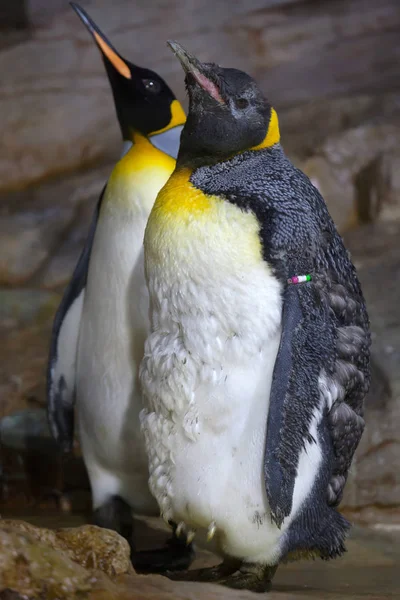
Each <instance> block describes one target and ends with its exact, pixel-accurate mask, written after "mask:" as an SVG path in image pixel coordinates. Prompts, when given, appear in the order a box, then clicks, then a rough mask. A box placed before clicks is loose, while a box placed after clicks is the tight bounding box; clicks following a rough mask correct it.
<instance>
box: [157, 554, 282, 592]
mask: <svg viewBox="0 0 400 600" xmlns="http://www.w3.org/2000/svg"><path fill="white" fill-rule="evenodd" d="M277 568H278V567H277V565H276V566H268V567H266V566H265V565H260V564H247V563H243V564H241V563H240V562H239V561H233V560H231V561H224V562H222V563H221V564H220V565H217V566H216V567H210V568H207V569H194V570H192V571H188V572H187V573H169V572H167V573H165V575H166V576H167V577H168V578H169V579H173V580H175V581H197V582H200V583H218V584H220V585H224V586H226V587H229V588H232V589H238V590H249V591H251V592H258V593H264V592H269V591H270V589H271V586H272V579H273V577H274V575H275V572H276V570H277Z"/></svg>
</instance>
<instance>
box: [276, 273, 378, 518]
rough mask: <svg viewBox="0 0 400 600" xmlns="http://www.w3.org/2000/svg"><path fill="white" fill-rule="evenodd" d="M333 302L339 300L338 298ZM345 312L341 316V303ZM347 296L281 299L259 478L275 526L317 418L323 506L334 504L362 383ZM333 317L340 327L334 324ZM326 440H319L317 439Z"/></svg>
mask: <svg viewBox="0 0 400 600" xmlns="http://www.w3.org/2000/svg"><path fill="white" fill-rule="evenodd" d="M340 295H342V297H341V298H340ZM344 299H345V300H346V302H347V305H348V306H352V307H353V308H352V310H351V311H348V314H347V315H346V311H344V310H343V300H344ZM354 306H356V302H355V300H354V297H353V298H352V297H351V295H349V290H346V289H345V288H344V287H343V286H340V285H337V286H336V287H335V288H334V290H333V288H331V290H329V291H328V290H327V289H326V286H325V284H321V285H320V286H318V285H316V284H315V283H313V282H310V283H305V284H303V285H288V286H287V287H286V290H285V292H284V298H283V314H282V336H281V343H280V347H279V351H278V355H277V359H276V362H275V367H274V374H273V380H272V386H271V393H270V404H269V415H268V424H267V443H266V451H265V461H264V475H265V484H266V491H267V496H268V501H269V504H270V508H271V514H272V518H273V520H274V521H275V522H276V524H277V525H278V526H280V525H281V524H282V522H283V520H284V519H285V517H287V516H289V515H290V513H291V511H292V507H293V492H294V485H295V481H296V476H297V472H298V464H299V458H300V453H301V451H302V450H303V449H304V448H305V445H306V443H309V444H313V443H315V442H316V440H315V439H314V437H313V435H312V433H311V431H310V426H311V423H312V420H313V418H314V415H315V414H317V413H316V411H318V413H319V414H320V415H321V419H322V424H321V427H322V430H321V432H320V435H321V436H322V437H324V439H325V440H327V441H326V442H324V443H327V444H328V446H327V447H326V448H325V446H324V448H323V452H324V454H325V456H324V460H325V461H326V463H325V464H326V468H327V469H328V471H329V472H328V473H327V474H324V477H325V478H326V484H325V488H324V490H325V493H326V497H325V498H322V500H323V501H324V502H325V505H330V506H336V505H337V504H339V502H340V500H341V497H342V494H343V489H344V485H345V483H346V479H347V474H348V470H349V468H350V465H351V462H352V458H353V455H354V452H355V450H356V448H357V445H358V443H359V441H360V438H361V435H362V432H363V429H364V421H363V418H362V408H363V398H364V396H365V394H366V392H367V390H368V386H369V379H368V377H367V376H366V375H365V373H366V371H365V368H364V367H365V365H366V364H367V363H368V357H369V339H370V338H369V332H368V330H366V329H365V327H364V325H365V324H364V322H363V317H358V316H357V315H358V313H359V312H362V311H358V309H354ZM339 316H340V319H339ZM324 432H326V433H324Z"/></svg>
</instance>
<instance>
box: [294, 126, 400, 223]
mask: <svg viewBox="0 0 400 600" xmlns="http://www.w3.org/2000/svg"><path fill="white" fill-rule="evenodd" d="M399 145H400V127H397V126H394V125H365V126H361V127H358V128H355V129H349V130H347V131H345V132H344V133H341V134H339V135H334V136H331V137H329V138H328V139H327V140H326V141H325V143H324V144H322V146H321V147H320V148H318V150H317V153H316V154H315V155H314V156H311V157H310V158H308V159H307V160H306V161H304V162H302V163H300V167H301V169H302V170H303V171H304V172H305V173H306V174H307V175H308V176H309V177H310V179H311V181H312V182H313V184H314V185H315V186H316V187H317V188H318V189H319V190H320V192H321V194H322V196H323V197H324V199H325V201H326V203H327V205H328V208H329V211H330V213H331V215H332V218H333V220H334V221H335V223H336V226H337V227H338V229H339V231H340V232H344V231H346V230H347V229H349V228H352V227H354V226H355V225H357V224H360V223H368V222H372V221H376V220H377V219H378V218H379V219H381V220H391V219H393V218H396V217H397V218H398V217H399V216H400V182H399V164H400V154H399V153H398V148H399Z"/></svg>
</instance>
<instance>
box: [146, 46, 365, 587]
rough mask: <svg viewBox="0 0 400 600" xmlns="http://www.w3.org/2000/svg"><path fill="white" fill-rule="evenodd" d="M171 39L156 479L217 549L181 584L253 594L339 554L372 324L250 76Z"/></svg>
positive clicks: (149, 392) (150, 252)
mask: <svg viewBox="0 0 400 600" xmlns="http://www.w3.org/2000/svg"><path fill="white" fill-rule="evenodd" d="M170 46H171V47H172V48H173V50H174V51H175V53H176V55H177V56H178V58H179V59H180V61H181V63H182V65H183V68H184V70H185V72H186V80H185V82H186V86H187V89H188V93H189V113H188V118H187V121H186V124H185V127H184V129H183V132H182V136H181V146H180V150H179V155H178V160H177V165H176V169H175V171H174V173H173V175H172V176H171V178H170V179H169V181H168V183H167V184H166V185H165V186H164V188H163V189H162V190H161V192H160V193H159V195H158V197H157V200H156V202H155V205H154V207H153V210H152V212H151V215H150V218H149V221H148V224H147V228H146V233H145V242H144V245H145V269H146V276H147V282H148V287H149V292H150V306H151V334H150V335H149V337H148V338H147V340H146V345H145V356H144V359H143V361H142V365H141V375H140V376H141V381H142V386H143V394H144V399H145V403H146V407H145V409H144V410H143V412H142V414H141V420H142V427H143V430H144V433H145V437H146V448H147V453H148V455H149V470H150V489H151V491H152V492H153V494H154V495H155V497H156V498H157V500H158V503H159V505H160V508H161V511H162V514H163V516H164V518H165V519H166V520H167V521H169V520H174V521H176V522H177V523H179V528H180V529H182V530H186V531H190V533H191V536H193V535H194V534H195V533H196V532H197V533H196V535H197V534H199V535H200V533H204V532H208V538H213V540H214V543H215V544H216V548H217V551H218V552H219V553H220V555H221V556H222V557H223V558H224V561H223V562H222V564H221V565H219V566H218V567H216V568H213V569H205V570H200V571H189V572H188V573H187V574H186V576H185V578H186V579H195V580H204V581H216V582H220V583H223V584H225V585H228V586H231V587H236V588H250V589H253V590H254V591H263V590H265V589H268V587H269V585H270V581H271V578H272V576H273V574H274V571H275V569H276V567H277V565H278V564H279V562H281V561H283V560H285V559H289V558H295V557H308V556H310V557H313V556H320V557H322V558H324V559H328V558H334V557H336V556H338V555H340V554H342V552H343V551H344V550H345V547H344V539H345V535H346V532H347V530H348V527H349V524H348V522H347V521H346V520H345V519H344V518H343V517H342V516H341V515H340V513H339V512H338V511H337V510H336V507H337V505H338V504H339V502H340V500H341V497H342V493H343V488H344V485H345V482H346V478H347V474H348V470H349V467H350V464H351V461H352V457H353V454H354V451H355V449H356V447H357V445H358V443H359V440H360V437H361V434H362V431H363V428H364V421H363V417H362V413H363V399H364V396H365V394H366V392H367V390H368V386H369V378H370V377H369V346H370V334H369V322H368V316H367V312H366V308H365V303H364V299H363V295H362V291H361V289H360V285H359V282H358V279H357V275H356V271H355V268H354V266H353V265H352V263H351V261H350V258H349V256H348V254H347V251H346V249H345V247H344V245H343V242H342V239H341V237H340V236H339V235H338V233H337V231H336V228H335V225H334V223H333V222H332V219H331V217H330V215H329V213H328V210H327V208H326V205H325V203H324V200H323V198H322V197H321V196H320V194H319V192H318V191H317V189H316V188H315V187H314V186H313V185H312V184H311V182H310V181H309V179H308V178H307V177H306V176H305V175H304V174H303V173H302V172H301V171H299V170H298V169H296V168H295V167H294V166H293V165H292V164H291V162H290V161H289V160H288V159H287V157H286V156H285V154H284V152H283V150H282V147H281V145H280V141H279V140H280V135H279V126H278V117H277V114H276V112H275V110H274V109H273V108H272V107H271V105H270V104H269V102H268V101H267V100H266V99H265V98H264V96H263V95H262V93H261V92H260V90H259V88H258V87H257V85H256V83H255V82H254V81H253V79H252V78H251V77H249V76H248V75H246V74H245V73H243V72H241V71H238V70H236V69H225V68H220V67H219V66H217V65H216V64H203V63H201V62H199V61H198V60H197V59H196V58H194V57H193V56H191V55H189V54H188V53H187V52H186V51H185V50H184V49H183V48H182V47H181V46H180V45H179V44H177V43H170ZM196 539H197V538H196ZM170 576H171V577H174V578H183V577H182V575H179V574H170Z"/></svg>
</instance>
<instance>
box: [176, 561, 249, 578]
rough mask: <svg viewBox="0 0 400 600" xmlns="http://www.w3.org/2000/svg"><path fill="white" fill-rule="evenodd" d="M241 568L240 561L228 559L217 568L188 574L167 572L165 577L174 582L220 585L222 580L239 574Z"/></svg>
mask: <svg viewBox="0 0 400 600" xmlns="http://www.w3.org/2000/svg"><path fill="white" fill-rule="evenodd" d="M239 567H240V561H237V560H233V559H226V560H224V561H223V562H222V563H221V564H219V565H216V566H215V567H207V568H205V569H193V570H192V571H187V572H186V573H174V572H167V573H165V576H166V577H168V579H172V580H174V581H198V582H202V583H212V582H214V583H219V582H220V581H221V580H222V579H227V578H228V577H229V576H230V575H232V574H234V573H235V572H237V570H238V568H239Z"/></svg>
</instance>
